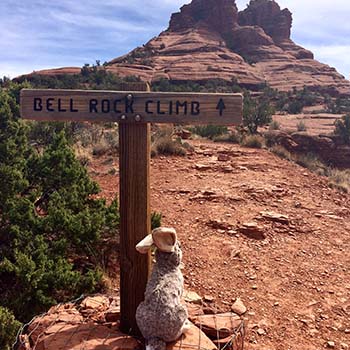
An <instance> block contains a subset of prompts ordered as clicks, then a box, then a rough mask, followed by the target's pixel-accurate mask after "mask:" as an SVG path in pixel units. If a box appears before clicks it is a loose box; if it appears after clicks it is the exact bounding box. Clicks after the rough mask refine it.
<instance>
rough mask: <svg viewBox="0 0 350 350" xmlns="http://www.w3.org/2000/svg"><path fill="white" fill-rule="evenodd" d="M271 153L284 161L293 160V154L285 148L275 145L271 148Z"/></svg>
mask: <svg viewBox="0 0 350 350" xmlns="http://www.w3.org/2000/svg"><path fill="white" fill-rule="evenodd" d="M270 151H271V152H272V153H274V154H276V156H278V157H280V158H282V159H287V160H292V155H291V153H290V152H289V151H288V150H286V149H285V148H284V147H283V146H280V145H274V146H272V147H271V148H270Z"/></svg>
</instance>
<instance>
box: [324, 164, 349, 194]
mask: <svg viewBox="0 0 350 350" xmlns="http://www.w3.org/2000/svg"><path fill="white" fill-rule="evenodd" d="M329 182H330V186H331V187H332V188H335V189H337V190H339V191H341V192H345V193H349V192H350V170H349V169H348V170H337V169H332V170H331V171H330V173H329Z"/></svg>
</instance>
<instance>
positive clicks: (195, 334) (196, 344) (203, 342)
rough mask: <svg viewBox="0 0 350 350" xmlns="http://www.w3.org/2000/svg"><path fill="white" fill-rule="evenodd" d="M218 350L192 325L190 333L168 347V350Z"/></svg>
mask: <svg viewBox="0 0 350 350" xmlns="http://www.w3.org/2000/svg"><path fill="white" fill-rule="evenodd" d="M198 349H205V350H217V347H216V346H215V344H214V343H213V342H212V341H211V340H210V339H209V338H208V337H207V336H206V335H205V334H204V333H203V332H202V331H201V330H200V329H199V328H198V327H196V326H195V325H193V324H191V328H190V329H189V331H188V332H186V333H185V334H183V335H182V336H181V338H180V339H179V340H178V341H177V342H174V343H169V344H168V345H167V350H198Z"/></svg>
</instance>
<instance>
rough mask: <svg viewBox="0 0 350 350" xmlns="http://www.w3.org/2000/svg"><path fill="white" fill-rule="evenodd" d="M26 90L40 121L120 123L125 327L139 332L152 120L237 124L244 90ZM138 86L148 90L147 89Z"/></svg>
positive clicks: (27, 109)
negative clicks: (137, 316)
mask: <svg viewBox="0 0 350 350" xmlns="http://www.w3.org/2000/svg"><path fill="white" fill-rule="evenodd" d="M130 90H133V91H132V92H121V91H118V92H113V91H89V90H29V89H24V90H22V91H21V115H22V118H24V119H31V120H39V121H89V122H118V123H119V151H120V154H119V167H120V169H119V171H120V254H121V257H120V299H121V330H122V331H123V332H125V333H129V334H133V335H139V331H138V327H137V324H136V321H135V312H136V308H137V306H138V305H139V303H140V302H141V301H142V300H143V298H144V291H145V288H146V284H147V278H148V272H149V271H148V269H149V262H148V258H147V256H145V255H143V254H138V253H137V252H136V249H135V246H136V244H137V243H138V242H139V241H140V240H141V239H143V238H144V237H145V236H146V235H147V234H149V233H150V230H151V228H150V225H151V224H150V216H151V215H150V123H179V124H215V125H238V124H240V123H241V121H242V106H243V97H242V95H241V94H197V93H158V92H157V93H153V92H145V90H147V85H146V84H143V83H141V84H136V85H132V86H130ZM137 90H143V91H142V92H140V91H137Z"/></svg>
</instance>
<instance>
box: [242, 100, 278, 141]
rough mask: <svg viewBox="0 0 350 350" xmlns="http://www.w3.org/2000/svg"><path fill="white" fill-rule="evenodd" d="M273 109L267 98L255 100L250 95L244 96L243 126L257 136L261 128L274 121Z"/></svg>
mask: <svg viewBox="0 0 350 350" xmlns="http://www.w3.org/2000/svg"><path fill="white" fill-rule="evenodd" d="M272 114H273V108H272V106H271V105H270V103H269V100H268V99H267V98H262V99H259V100H253V99H252V98H251V97H250V95H249V93H246V94H245V96H244V106H243V125H244V126H246V127H247V128H248V129H249V132H250V133H251V134H256V133H257V131H258V127H259V126H264V125H267V124H269V123H270V122H271V121H272Z"/></svg>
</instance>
